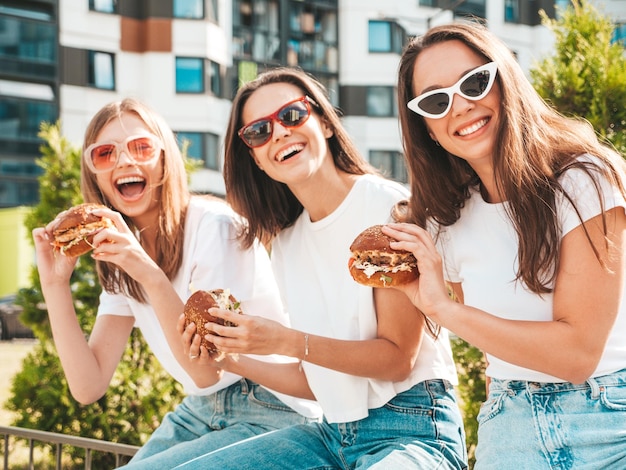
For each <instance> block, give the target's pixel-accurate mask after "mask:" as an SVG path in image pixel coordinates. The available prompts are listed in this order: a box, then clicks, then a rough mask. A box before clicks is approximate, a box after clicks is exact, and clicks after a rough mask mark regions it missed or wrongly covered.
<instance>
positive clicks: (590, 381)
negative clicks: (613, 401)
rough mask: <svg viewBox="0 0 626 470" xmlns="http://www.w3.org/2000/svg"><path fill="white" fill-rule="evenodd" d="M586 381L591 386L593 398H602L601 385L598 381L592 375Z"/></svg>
mask: <svg viewBox="0 0 626 470" xmlns="http://www.w3.org/2000/svg"><path fill="white" fill-rule="evenodd" d="M586 382H587V383H588V384H589V387H590V388H591V398H593V399H594V400H597V399H598V398H600V385H598V381H597V380H596V379H594V378H593V377H590V378H588V379H587V380H586Z"/></svg>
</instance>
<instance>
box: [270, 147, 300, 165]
mask: <svg viewBox="0 0 626 470" xmlns="http://www.w3.org/2000/svg"><path fill="white" fill-rule="evenodd" d="M303 148H304V145H300V144H294V145H292V146H290V147H288V148H286V149H285V150H283V151H282V152H280V153H278V154H277V155H276V160H278V161H279V162H284V161H285V160H289V159H290V158H291V157H293V156H294V155H297V154H298V153H300V152H301V151H302V149H303Z"/></svg>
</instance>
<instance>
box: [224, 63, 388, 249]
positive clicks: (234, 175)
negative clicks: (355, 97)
mask: <svg viewBox="0 0 626 470" xmlns="http://www.w3.org/2000/svg"><path fill="white" fill-rule="evenodd" d="M273 83H289V84H292V85H295V86H296V87H298V88H300V90H302V94H303V95H305V96H308V97H309V98H311V99H312V100H313V102H314V103H312V104H311V109H312V111H313V112H315V113H317V114H318V115H319V116H320V117H321V119H322V120H323V121H324V122H325V123H326V125H328V126H329V127H330V128H331V129H332V131H333V135H332V136H331V137H330V138H329V139H327V141H328V146H329V148H330V152H331V154H332V156H333V160H334V162H335V165H336V166H337V168H339V169H340V170H342V171H344V172H346V173H350V174H354V175H363V174H367V173H378V171H377V170H376V169H374V168H373V167H372V166H370V164H369V163H368V162H367V161H366V160H364V159H363V158H362V156H361V155H360V153H359V151H358V150H357V148H356V146H355V145H354V144H353V143H352V141H351V139H350V137H349V136H348V134H347V132H346V131H345V129H344V128H343V126H342V124H341V120H340V116H339V113H338V111H337V110H336V109H335V108H334V107H333V105H332V104H331V102H330V100H329V98H328V95H327V92H326V90H325V88H324V86H323V85H322V84H321V83H320V82H319V81H318V80H316V79H315V78H314V77H312V76H311V75H309V74H307V73H305V72H304V71H302V70H301V69H298V68H287V67H281V68H276V69H272V70H269V71H266V72H264V73H262V74H261V75H259V76H258V77H257V78H256V79H254V80H252V81H250V82H248V83H246V84H244V85H243V86H242V87H241V88H239V90H238V92H237V95H236V96H235V99H234V100H233V105H232V109H231V114H230V119H229V122H228V128H227V130H226V136H225V139H224V180H225V182H226V200H227V201H228V202H229V203H230V204H231V205H232V207H233V208H234V209H235V210H236V211H237V212H239V213H240V214H241V215H243V216H244V217H245V218H246V219H247V220H248V224H249V225H248V230H247V231H245V232H243V233H242V241H243V244H244V246H251V245H252V243H253V242H254V239H255V238H258V239H259V240H261V241H262V242H263V243H265V244H266V245H268V244H269V243H270V242H271V240H272V239H273V238H274V237H275V236H276V235H277V234H278V233H279V232H280V231H281V230H282V229H284V228H286V227H289V226H290V225H292V224H293V223H294V222H295V221H296V219H297V218H298V216H299V215H300V214H301V213H302V210H303V207H302V204H301V203H300V201H298V199H297V198H296V197H295V196H294V194H293V193H292V192H291V190H290V189H289V188H288V187H287V185H286V184H284V183H281V182H279V181H275V180H273V179H272V178H270V177H269V176H267V174H265V173H264V172H263V171H261V170H260V169H259V168H258V167H257V165H256V163H255V161H254V159H253V158H252V156H251V155H250V152H249V148H248V147H247V146H246V145H245V144H244V142H243V141H242V140H241V138H240V137H239V135H238V134H237V132H238V131H239V129H240V128H241V127H242V126H243V125H244V123H243V121H242V111H243V108H244V106H245V104H246V102H247V101H248V98H250V96H251V95H252V94H253V93H254V92H255V91H256V90H258V89H259V88H261V87H263V86H265V85H269V84H273ZM281 104H283V103H276V105H277V106H280V105H281Z"/></svg>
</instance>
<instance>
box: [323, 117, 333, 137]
mask: <svg viewBox="0 0 626 470" xmlns="http://www.w3.org/2000/svg"><path fill="white" fill-rule="evenodd" d="M321 125H322V133H323V134H324V138H326V139H330V138H331V137H332V136H333V135H335V131H333V129H332V128H331V127H330V126H329V125H328V123H327V122H326V121H322V123H321Z"/></svg>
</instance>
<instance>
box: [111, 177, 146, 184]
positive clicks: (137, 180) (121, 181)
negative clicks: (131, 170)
mask: <svg viewBox="0 0 626 470" xmlns="http://www.w3.org/2000/svg"><path fill="white" fill-rule="evenodd" d="M144 181H145V180H144V178H141V177H140V176H127V177H125V178H120V179H118V180H117V182H116V183H115V184H118V185H120V184H128V183H143V182H144Z"/></svg>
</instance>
